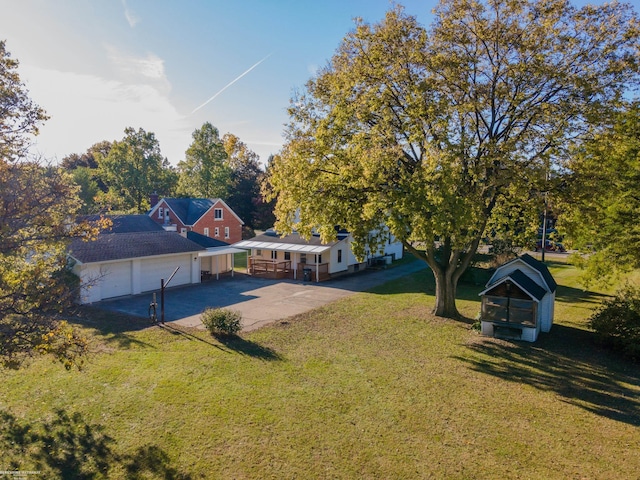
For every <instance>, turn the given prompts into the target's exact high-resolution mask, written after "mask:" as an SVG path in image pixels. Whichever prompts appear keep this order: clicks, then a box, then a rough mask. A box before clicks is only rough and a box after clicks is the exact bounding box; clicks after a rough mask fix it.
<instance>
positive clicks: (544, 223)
mask: <svg viewBox="0 0 640 480" xmlns="http://www.w3.org/2000/svg"><path fill="white" fill-rule="evenodd" d="M546 250H547V192H544V214H543V216H542V262H543V263H544V253H545V251H546Z"/></svg>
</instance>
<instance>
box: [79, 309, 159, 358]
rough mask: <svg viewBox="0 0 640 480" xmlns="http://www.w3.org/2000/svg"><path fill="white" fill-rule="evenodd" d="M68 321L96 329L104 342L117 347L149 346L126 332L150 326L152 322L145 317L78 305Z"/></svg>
mask: <svg viewBox="0 0 640 480" xmlns="http://www.w3.org/2000/svg"><path fill="white" fill-rule="evenodd" d="M70 321H71V322H73V323H76V324H78V325H81V326H83V327H86V328H91V329H93V330H96V331H97V332H98V334H99V335H100V336H101V337H102V340H103V341H104V342H105V343H107V344H116V345H117V347H119V348H131V347H134V346H137V347H150V346H151V345H149V344H148V343H145V342H142V341H140V340H138V339H137V338H135V337H133V336H132V335H129V334H128V333H130V332H137V331H140V330H144V329H145V328H149V327H151V326H152V324H151V322H150V321H149V319H147V318H140V317H135V316H133V315H126V314H123V313H118V312H110V311H106V310H101V309H99V308H93V307H78V308H77V310H76V311H75V312H74V316H73V318H72V319H70Z"/></svg>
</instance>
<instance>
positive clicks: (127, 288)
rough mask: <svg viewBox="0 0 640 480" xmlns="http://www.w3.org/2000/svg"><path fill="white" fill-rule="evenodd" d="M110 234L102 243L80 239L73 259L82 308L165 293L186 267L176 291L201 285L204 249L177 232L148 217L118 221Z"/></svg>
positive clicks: (72, 250)
mask: <svg viewBox="0 0 640 480" xmlns="http://www.w3.org/2000/svg"><path fill="white" fill-rule="evenodd" d="M112 221H113V227H112V229H111V230H110V231H108V232H104V233H101V234H100V235H99V236H98V238H97V240H95V241H92V242H84V241H82V240H81V239H75V240H74V241H73V243H72V244H71V246H70V248H69V255H70V257H71V258H72V259H73V260H74V261H75V265H74V267H73V272H74V273H75V274H76V275H78V277H79V278H80V281H81V291H80V299H79V301H80V303H92V302H98V301H100V300H105V299H107V298H113V297H120V296H123V295H135V294H138V293H142V292H148V291H151V290H158V289H159V288H160V280H161V279H162V278H164V279H165V280H166V279H168V278H169V276H170V275H171V274H172V273H173V271H174V270H175V269H176V267H180V268H179V269H178V272H177V273H176V275H175V276H174V277H173V279H172V280H171V286H172V287H173V286H177V285H186V284H191V283H200V258H199V257H198V253H199V252H201V251H204V249H203V248H202V247H201V246H200V245H198V244H196V243H194V242H192V241H191V240H188V239H186V238H184V237H182V236H181V235H179V234H177V233H175V232H166V231H164V230H163V229H162V227H161V226H159V225H157V224H156V223H155V222H153V220H151V219H150V218H149V217H148V216H146V215H124V216H119V217H113V218H112Z"/></svg>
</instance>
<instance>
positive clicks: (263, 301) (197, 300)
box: [95, 260, 426, 331]
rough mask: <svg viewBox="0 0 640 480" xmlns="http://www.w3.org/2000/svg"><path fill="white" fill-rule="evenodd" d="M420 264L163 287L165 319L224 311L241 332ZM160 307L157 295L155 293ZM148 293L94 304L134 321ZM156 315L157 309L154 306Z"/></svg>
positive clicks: (195, 322)
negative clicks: (307, 277)
mask: <svg viewBox="0 0 640 480" xmlns="http://www.w3.org/2000/svg"><path fill="white" fill-rule="evenodd" d="M424 268H426V264H425V263H424V262H422V261H418V260H416V261H413V262H410V263H407V264H404V265H399V266H395V267H392V268H388V269H384V270H371V269H369V270H365V271H363V272H361V273H356V274H353V275H348V276H344V277H340V278H337V279H334V280H329V281H327V282H322V283H319V284H318V283H301V282H294V281H291V280H267V279H262V278H254V277H250V276H248V275H243V274H238V273H236V274H235V276H234V277H233V278H232V277H226V278H222V279H220V280H212V281H210V282H206V283H202V284H198V285H189V286H185V287H177V288H173V289H167V290H166V291H165V321H166V322H172V323H175V324H178V325H182V326H187V327H200V328H203V327H202V322H201V321H200V314H201V313H202V311H203V310H204V309H205V308H207V307H228V308H230V309H233V310H238V311H240V312H241V313H242V329H243V331H249V330H254V329H256V328H260V327H262V326H264V325H266V324H268V323H271V322H275V321H277V320H281V319H283V318H287V317H290V316H292V315H297V314H299V313H303V312H306V311H308V310H311V309H313V308H316V307H319V306H322V305H325V304H327V303H331V302H333V301H335V300H338V299H340V298H344V297H347V296H349V295H353V294H354V293H357V292H362V291H365V290H369V289H371V288H373V287H375V286H377V285H381V284H383V283H385V282H388V281H390V280H394V279H397V278H401V277H404V276H405V275H409V274H411V273H414V272H417V271H419V270H423V269H424ZM157 297H158V299H157V301H158V304H160V298H159V297H160V295H159V293H158V294H157ZM151 299H152V292H149V293H144V294H142V295H136V296H130V297H122V298H118V299H114V300H106V301H103V302H99V303H97V304H96V305H95V306H96V307H98V308H102V309H105V310H114V311H118V312H123V313H128V314H130V315H135V316H139V317H147V315H148V308H149V303H151ZM158 317H160V306H158Z"/></svg>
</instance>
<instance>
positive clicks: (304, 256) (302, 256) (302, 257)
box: [300, 253, 307, 263]
mask: <svg viewBox="0 0 640 480" xmlns="http://www.w3.org/2000/svg"><path fill="white" fill-rule="evenodd" d="M300 263H307V254H306V253H301V254H300Z"/></svg>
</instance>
